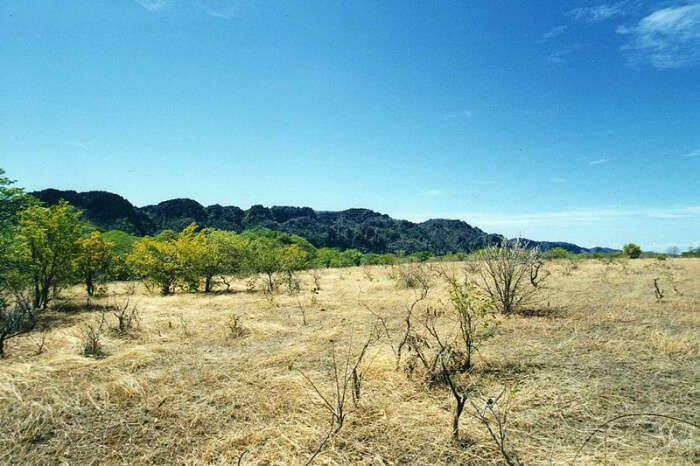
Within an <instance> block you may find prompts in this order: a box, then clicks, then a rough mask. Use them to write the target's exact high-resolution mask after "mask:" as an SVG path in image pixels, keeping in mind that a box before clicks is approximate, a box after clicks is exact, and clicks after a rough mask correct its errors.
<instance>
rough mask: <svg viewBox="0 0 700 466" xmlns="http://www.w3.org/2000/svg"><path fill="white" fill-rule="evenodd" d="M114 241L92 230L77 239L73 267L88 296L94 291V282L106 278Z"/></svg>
mask: <svg viewBox="0 0 700 466" xmlns="http://www.w3.org/2000/svg"><path fill="white" fill-rule="evenodd" d="M113 247H114V243H112V242H111V241H108V240H106V239H105V238H103V237H102V235H101V234H100V233H99V232H97V231H93V232H92V233H90V234H89V235H88V236H86V237H84V238H81V239H79V240H78V255H77V257H76V258H75V260H74V265H75V268H76V270H77V272H78V274H79V275H80V277H81V279H82V280H83V282H84V283H85V288H86V291H87V294H88V302H89V297H90V296H93V295H94V293H95V282H97V281H98V280H103V279H105V278H106V276H107V273H108V271H109V267H110V265H111V264H112V258H113V253H112V248H113Z"/></svg>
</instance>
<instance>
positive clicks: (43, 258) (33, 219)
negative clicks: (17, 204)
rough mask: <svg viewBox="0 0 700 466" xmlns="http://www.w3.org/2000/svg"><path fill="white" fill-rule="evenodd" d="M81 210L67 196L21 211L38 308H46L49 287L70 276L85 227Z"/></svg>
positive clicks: (22, 232) (59, 283)
mask: <svg viewBox="0 0 700 466" xmlns="http://www.w3.org/2000/svg"><path fill="white" fill-rule="evenodd" d="M81 214H82V212H81V211H78V210H75V209H74V208H73V207H72V206H71V205H70V204H68V202H66V201H65V200H61V201H59V203H58V204H56V205H53V206H51V207H39V206H32V207H29V208H27V209H25V210H23V211H21V212H20V215H19V218H20V220H19V223H20V234H19V238H20V240H21V241H22V243H23V244H24V245H25V246H26V261H27V263H28V269H29V274H30V276H31V280H32V285H33V289H34V299H33V307H34V308H35V309H39V308H41V309H46V307H47V306H48V303H49V300H50V294H49V293H50V291H51V290H54V291H55V290H56V289H57V287H58V286H60V285H63V284H65V283H66V282H67V281H68V280H70V278H71V274H72V271H73V269H72V264H73V260H74V259H75V257H76V255H77V253H78V243H77V240H78V238H80V236H81V233H82V232H83V228H84V224H83V223H82V222H81V221H80V216H81Z"/></svg>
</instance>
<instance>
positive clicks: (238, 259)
mask: <svg viewBox="0 0 700 466" xmlns="http://www.w3.org/2000/svg"><path fill="white" fill-rule="evenodd" d="M206 234H207V239H208V249H207V253H206V256H205V262H204V268H203V272H204V291H205V292H209V291H211V288H212V285H213V283H214V278H215V277H217V276H218V277H219V278H220V279H221V281H222V282H223V283H224V284H225V285H226V289H229V288H230V286H231V284H230V282H229V281H228V279H227V277H228V276H231V275H233V276H240V275H243V274H245V273H247V272H248V271H249V270H250V267H251V266H250V262H251V251H250V249H251V248H250V241H249V240H248V239H247V238H245V237H243V236H242V235H239V234H237V233H235V232H233V231H222V230H207V231H206Z"/></svg>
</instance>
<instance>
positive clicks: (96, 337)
mask: <svg viewBox="0 0 700 466" xmlns="http://www.w3.org/2000/svg"><path fill="white" fill-rule="evenodd" d="M106 330H107V319H106V313H104V312H100V313H99V317H95V318H93V319H92V320H91V321H90V322H88V323H86V324H84V325H83V327H82V329H81V332H80V347H81V354H82V355H83V356H93V357H96V358H97V357H100V356H104V355H105V352H104V348H103V346H102V339H103V338H104V334H105V331H106Z"/></svg>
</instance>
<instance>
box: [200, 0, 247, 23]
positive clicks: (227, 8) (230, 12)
mask: <svg viewBox="0 0 700 466" xmlns="http://www.w3.org/2000/svg"><path fill="white" fill-rule="evenodd" d="M198 3H199V6H200V8H201V9H202V11H204V13H206V14H207V15H209V16H213V17H215V18H221V19H231V18H234V17H237V16H238V14H239V12H240V9H241V5H240V2H238V1H234V0H199V1H198Z"/></svg>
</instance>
